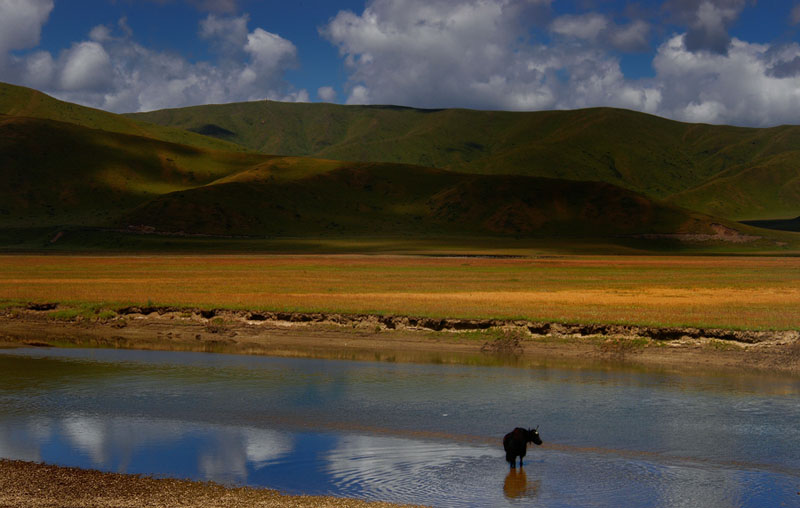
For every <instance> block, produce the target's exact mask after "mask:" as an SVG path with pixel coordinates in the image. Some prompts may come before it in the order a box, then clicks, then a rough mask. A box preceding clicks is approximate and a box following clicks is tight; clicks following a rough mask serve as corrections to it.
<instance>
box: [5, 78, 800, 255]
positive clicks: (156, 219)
mask: <svg viewBox="0 0 800 508" xmlns="http://www.w3.org/2000/svg"><path fill="white" fill-rule="evenodd" d="M3 94H5V95H3ZM265 104H268V105H269V104H273V103H265ZM245 106H247V105H242V107H245ZM279 106H280V107H281V108H289V109H291V107H290V106H292V105H282V104H281V105H279ZM300 106H301V108H302V110H304V111H310V112H312V113H313V112H314V108H315V107H316V106H317V105H300ZM319 106H321V107H323V108H329V109H330V110H331V111H333V112H334V113H335V112H337V111H338V112H342V111H344V112H346V113H347V114H351V113H352V112H353V111H356V112H358V108H357V109H356V110H351V109H350V108H343V107H339V106H332V105H319ZM360 109H361V110H366V111H370V112H378V113H379V114H400V115H401V117H400V118H403V119H406V120H408V119H409V118H411V119H414V118H418V117H419V116H420V115H423V116H424V115H437V114H439V113H443V114H445V115H446V117H448V118H449V116H447V115H456V116H457V115H462V114H464V115H471V114H474V113H476V112H469V111H444V112H420V111H417V110H403V109H400V110H398V109H396V108H360ZM0 110H5V111H13V112H18V113H25V114H26V115H30V116H23V115H19V114H17V115H6V114H0V177H2V179H3V181H4V182H5V183H6V185H5V186H3V187H0V248H2V249H6V250H8V249H17V250H18V249H25V250H30V249H33V250H42V249H45V250H51V249H56V250H74V249H80V250H85V249H104V250H109V249H110V250H126V251H136V250H142V249H145V250H146V249H184V250H185V249H190V250H193V249H213V250H220V249H222V250H226V249H233V250H237V249H247V250H276V249H277V250H280V249H286V248H290V249H294V250H308V249H312V250H313V249H315V248H317V247H314V245H321V244H323V243H325V242H328V244H338V245H344V246H345V247H344V249H345V250H348V249H349V250H353V249H355V250H359V249H364V248H365V247H363V246H364V245H366V243H365V242H373V243H375V242H374V241H373V240H375V239H385V240H386V242H385V244H384V245H400V244H403V245H409V242H411V243H414V246H413V247H403V248H401V249H400V250H404V249H405V250H408V249H411V250H413V251H419V250H420V249H422V250H427V249H433V251H435V252H441V251H447V249H450V248H453V247H454V246H458V247H457V249H461V250H463V249H467V251H469V249H470V248H471V247H475V246H481V247H480V248H484V247H485V248H487V249H489V251H497V250H498V249H500V250H502V249H504V248H506V247H507V246H509V245H514V246H515V247H513V248H514V249H516V248H525V249H527V248H530V246H531V245H535V246H536V248H540V247H542V248H548V246H554V245H555V246H558V248H557V249H563V250H569V251H575V249H578V250H579V251H581V252H595V251H597V249H598V248H602V249H606V250H604V251H607V252H620V251H626V252H627V251H629V250H630V249H633V250H635V251H639V252H641V251H663V250H672V249H678V250H684V249H687V248H688V249H690V250H691V249H694V250H698V249H699V250H711V251H715V250H717V251H719V250H725V251H729V250H740V251H741V250H751V251H752V250H757V251H765V250H766V251H775V250H782V249H783V250H785V249H795V248H797V246H798V245H800V240H799V239H800V237H798V236H797V235H796V234H794V233H779V232H772V233H771V232H768V231H765V230H761V229H757V228H753V227H750V226H746V225H742V224H738V223H735V222H731V221H729V220H726V219H719V218H714V217H712V216H710V215H707V214H703V213H699V212H693V211H690V210H688V209H685V208H682V207H678V206H675V205H673V204H670V203H667V202H664V201H662V200H659V199H654V198H653V197H652V196H646V195H644V194H642V193H640V192H637V191H634V190H631V189H629V188H623V187H622V186H619V185H616V184H614V183H612V182H608V181H602V180H608V179H609V178H600V177H597V178H595V180H594V181H579V180H576V179H577V178H578V177H579V176H580V175H581V173H580V171H583V170H585V171H588V169H585V168H584V169H582V170H580V171H579V170H578V169H576V170H575V171H574V172H570V173H568V174H565V175H561V176H563V177H565V178H551V177H544V176H540V175H534V174H520V173H524V172H517V173H515V172H514V171H511V170H509V171H508V172H505V173H504V172H502V171H501V170H500V169H498V168H497V167H492V168H491V169H492V171H484V172H481V171H479V170H477V169H475V168H472V169H470V168H467V169H470V170H469V171H466V170H464V171H456V169H457V167H459V165H458V164H451V165H450V167H446V168H432V167H426V166H422V165H415V164H405V163H398V162H383V161H377V162H369V161H368V162H363V161H362V162H348V161H343V160H336V159H323V158H310V157H292V156H274V155H266V154H263V153H258V152H255V151H251V150H243V149H241V148H240V147H237V148H236V150H227V149H225V148H227V147H230V146H235V145H232V144H230V143H228V142H222V141H218V140H215V139H213V138H208V137H205V136H204V135H202V134H192V133H188V132H185V131H181V130H179V129H176V128H171V127H158V126H152V125H148V124H146V123H144V122H140V121H134V120H131V119H128V118H124V117H120V116H119V115H114V114H111V113H105V112H102V111H98V110H92V109H89V108H82V107H80V106H76V105H71V104H68V103H64V102H61V101H56V100H55V99H52V98H49V97H47V96H46V95H43V94H39V93H38V92H35V91H31V90H27V89H23V88H19V87H11V86H0ZM602 111H603V112H605V113H607V114H617V113H618V112H617V111H616V110H602ZM571 113H572V114H589V115H590V116H591V117H592V118H595V117H594V116H592V115H593V114H594V113H592V112H590V111H589V112H587V111H584V112H571ZM623 113H624V114H631V115H634V116H633V117H632V118H633V120H631V121H638V120H641V121H645V120H646V121H654V120H653V118H655V117H646V116H641V115H636V114H633V113H630V112H623ZM403 115H408V116H403ZM487 115H489V116H493V115H494V116H497V117H503V118H504V117H506V115H507V114H505V113H497V114H495V113H487ZM312 116H313V115H312ZM334 116H335V115H334ZM546 117H549V118H551V119H550V120H548V121H547V122H544V123H548V122H549V123H550V125H549V126H547V127H546V128H545V126H544V124H542V125H541V126H540V128H541V129H545V130H548V132H550V134H549V136H550V137H551V139H556V138H558V137H559V136H562V137H563V138H564V139H573V140H575V139H579V137H580V136H579V135H578V134H579V133H580V131H581V130H586V129H588V130H591V129H590V128H589V127H587V126H586V122H583V123H582V122H577V123H576V124H575V125H571V126H570V125H566V124H564V123H563V119H560V120H559V118H560V114H558V113H549V114H547V115H544V116H541V117H537V118H539V120H541V119H542V118H546ZM362 120H363V118H362ZM656 120H657V121H659V122H665V121H662V120H660V119H656ZM415 121H416V120H415ZM369 122H370V123H371V125H372V128H371V129H370V128H369V126H367V127H364V128H365V129H366V130H365V131H364V133H365V134H364V136H365V137H369V136H374V132H376V131H380V130H381V129H380V128H379V127H378V126H377V124H375V123H374V119H372V120H369ZM447 122H451V120H447V121H446V122H444V123H445V124H446V123H447ZM209 125H211V124H209ZM330 125H331V129H344V130H347V129H349V128H352V125H351V126H348V124H347V123H346V122H344V123H342V124H339V123H338V120H335V119H333V120H331V124H330ZM442 125H444V124H442ZM668 125H669V126H672V127H675V126H676V125H677V126H680V125H683V124H676V123H674V122H672V123H668ZM362 127H363V126H362ZM407 127H408V128H411V127H412V126H411V124H410V123H409V124H408V125H407ZM359 128H361V127H359ZM442 128H444V127H442ZM197 130H198V131H200V132H205V133H207V134H214V135H216V136H228V137H235V136H234V134H235V132H236V131H235V130H231V129H228V128H226V127H221V126H217V127H210V126H208V125H206V126H204V127H202V128H199V129H197ZM559 130H560V131H561V134H560V135H559V134H558V131H559ZM745 131H747V132H750V130H746V129H745ZM587 132H588V131H587ZM754 132H755V131H754ZM287 136H289V135H288V134H287ZM493 136H494V137H493ZM581 136H584V138H585V140H586V143H588V142H589V141H590V139H589V137H588V134H585V133H584V134H581ZM609 136H610V135H609ZM434 137H435V135H434V134H433V133H431V134H429V136H427V137H426V136H421V135H420V136H418V135H417V134H415V135H414V136H410V138H409V139H413V140H415V142H420V143H422V142H423V141H424V142H425V143H431V142H432V141H431V140H432V139H433V138H434ZM612 138H613V136H611V137H610V138H609V139H612ZM476 139H478V138H476ZM509 139H511V138H509ZM175 140H179V141H180V140H185V141H187V142H186V143H178V142H175ZM288 141H289V138H288V137H287V142H288ZM294 141H296V142H298V143H303V142H305V141H303V138H302V136H300V137H298V138H297V139H295V140H294ZM306 141H307V140H306ZM401 141H402V140H395V141H394V142H389V141H387V142H385V143H383V142H382V143H381V146H384V147H385V148H386V149H387V153H395V154H396V155H398V157H399V154H400V153H401V148H402V142H401ZM482 141H484V142H485V143H487V144H486V145H480V144H479V143H478V141H470V142H469V143H471V144H470V145H469V147H470V149H471V150H473V151H475V152H476V153H477V152H484V151H488V150H490V149H489V148H487V146H500V145H501V144H503V143H506V144H507V143H509V141H507V140H506V141H502V140H501V141H502V142H501V141H498V140H497V138H496V135H494V134H491V133H489V134H487V136H486V137H485V139H483V140H482ZM594 142H598V143H600V141H597V139H595V140H594ZM602 142H603V143H605V142H606V141H602ZM792 142H793V141H792V139H791V137H790V136H789V137H787V138H785V139H784V138H779V137H778V138H776V139H774V140H773V144H774V146H773V147H772V148H769V149H767V148H764V154H765V155H764V157H765V158H764V160H765V161H769V163H765V166H764V167H765V169H763V173H759V170H758V168H754V169H751V173H747V172H733V173H732V174H730V175H728V174H727V173H724V172H723V173H722V174H721V175H719V176H720V180H719V181H720V182H722V183H725V184H726V185H729V186H730V187H731V190H729V191H728V192H733V189H735V188H737V185H738V183H737V182H738V181H737V180H736V178H744V175H748V174H752V175H753V176H752V179H753V181H752V182H751V181H750V180H748V181H746V182H745V183H746V184H748V185H753V186H756V184H755V183H754V182H755V181H757V180H759V179H762V180H763V179H765V176H764V175H766V174H769V175H776V174H777V173H775V172H774V171H773V168H774V167H779V166H780V167H784V168H785V172H784V173H783V174H778V176H777V177H775V178H773V181H783V180H784V179H787V178H789V177H790V176H791V172H792V163H791V161H792V156H791V154H790V152H789V151H788V150H786V149H785V148H786V146H789V145H791V144H792ZM352 143H353V147H357V143H356V141H355V139H353V140H352ZM488 143H494V145H490V144H488ZM608 143H611V141H608ZM344 146H345V145H342V147H344ZM398 146H399V147H400V148H398ZM598 146H599V145H598ZM658 146H659V144H658V143H656V142H655V141H653V142H652V147H651V148H652V149H653V150H656V149H657V148H658ZM220 147H222V149H220ZM342 147H340V148H342ZM353 147H351V148H353ZM329 148H330V150H333V149H334V148H335V146H334V145H331V146H330V147H329ZM523 148H524V147H523ZM635 148H636V149H637V150H643V149H642V148H641V147H635ZM363 149H364V150H365V152H364V153H366V152H367V151H369V150H370V148H369V144H368V143H366V144H364V145H363ZM390 149H391V150H394V152H390ZM492 149H493V148H492ZM520 150H522V148H520ZM726 150H728V151H729V152H730V154H731V155H730V156H731V157H734V156H741V154H739V155H737V152H736V151H735V150H734V149H733V148H731V147H728V148H726ZM411 151H412V152H413V150H411ZM445 152H446V151H445ZM445 152H441V153H445ZM542 153H544V152H542ZM587 153H589V152H586V153H584V154H583V155H582V156H585V157H590V156H589V155H586V154H587ZM642 153H644V150H643V151H642ZM579 155H580V154H579ZM579 155H574V154H573V158H575V157H578V158H579ZM551 156H552V157H555V156H556V155H555V154H554V153H553V154H551ZM487 160H488V159H487ZM565 160H569V157H565ZM587 160H589V159H587ZM470 161H472V162H475V163H476V164H477V163H478V161H479V159H478V158H475V159H474V160H473V159H469V157H464V158H463V159H462V161H461V162H462V163H463V165H468V164H467V163H468V162H470ZM484 162H486V161H484ZM781 165H782V166H781ZM508 167H512V166H511V165H510V166H508ZM576 167H577V166H576ZM587 167H588V166H587ZM484 169H486V168H484ZM618 172H619V173H620V174H625V173H623V172H621V171H618ZM587 174H588V173H587ZM630 174H631V175H633V174H634V173H630ZM601 176H602V175H601ZM723 177H725V178H727V180H725V179H723ZM619 180H620V181H623V180H625V179H624V178H621V179H619ZM662 184H663V185H668V184H669V185H673V186H674V185H676V184H675V182H672V183H670V182H669V181H668V180H667V179H663V180H662ZM704 185H711V183H710V182H705V184H704ZM759 189H760V190H762V191H763V190H764V187H763V186H762V187H760V188H759ZM682 192H684V193H685V194H686V196H687V197H686V199H690V198H691V199H699V198H700V197H703V194H702V193H698V194H696V195H693V194H691V189H689V190H685V191H682ZM764 192H767V191H764ZM673 195H677V194H673ZM748 196H752V197H753V202H752V203H749V204H747V206H749V207H753V206H756V204H758V203H759V202H760V201H759V200H760V199H762V198H763V197H764V196H767V194H764V195H763V196H762V195H759V194H757V193H755V192H752V193H749V194H748ZM785 196H786V199H793V197H792V194H791V193H787V194H786V195H785ZM741 202H742V203H745V201H741ZM754 203H755V204H754ZM375 241H377V240H375ZM380 241H384V240H380ZM348 242H356V244H357V245H358V246H355V247H354V246H353V245H356V244H353V243H348ZM359 242H360V243H359ZM520 242H522V243H520ZM526 242H527V243H526ZM531 242H532V243H531ZM287 246H290V247H287ZM598 246H603V247H598ZM380 248H381V249H386V247H380ZM392 248H394V247H392ZM395 250H397V249H395ZM405 250H404V251H405Z"/></svg>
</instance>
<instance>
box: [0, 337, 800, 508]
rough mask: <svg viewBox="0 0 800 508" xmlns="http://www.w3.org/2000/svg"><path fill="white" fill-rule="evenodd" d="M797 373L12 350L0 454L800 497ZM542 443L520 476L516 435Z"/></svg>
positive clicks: (763, 502) (249, 480)
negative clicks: (531, 431) (513, 446)
mask: <svg viewBox="0 0 800 508" xmlns="http://www.w3.org/2000/svg"><path fill="white" fill-rule="evenodd" d="M798 422H800V380H797V379H792V378H775V379H770V378H765V377H755V376H737V377H731V376H710V375H706V376H690V375H677V374H669V373H647V372H635V371H624V370H606V371H602V370H597V369H593V370H590V369H586V370H579V369H569V370H567V369H545V368H540V369H530V368H526V369H522V368H512V367H471V366H446V365H421V364H393V363H369V362H348V361H340V360H310V359H286V358H269V357H246V356H229V355H214V354H199V353H198V354H196V353H171V352H149V351H121V350H81V349H66V350H59V349H17V350H0V456H2V457H7V458H15V459H26V460H36V461H44V462H48V463H55V464H62V465H72V466H80V467H91V468H97V469H101V470H107V471H119V472H129V473H147V474H154V475H158V476H162V475H163V476H175V477H186V478H194V479H201V480H215V481H218V482H222V483H227V484H248V485H259V486H267V487H271V488H275V489H278V490H281V491H284V492H288V493H303V494H330V495H335V496H347V497H357V498H363V499H375V500H385V501H394V502H404V503H424V504H430V505H434V506H504V505H512V506H559V507H563V506H579V507H585V506H664V507H681V506H686V507H698V506H703V507H727V506H730V507H739V506H764V507H777V506H800V495H799V494H798V492H800V424H798ZM536 425H539V432H540V434H541V436H542V439H543V440H544V445H543V446H541V447H534V446H533V445H531V449H530V450H529V452H528V456H527V457H526V460H525V466H524V468H523V469H521V470H518V471H509V467H508V465H507V464H506V462H505V461H504V453H503V450H502V446H501V443H500V441H501V439H502V436H503V434H505V433H506V432H508V431H509V430H511V429H512V428H514V427H515V426H536Z"/></svg>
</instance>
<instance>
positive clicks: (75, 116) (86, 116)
mask: <svg viewBox="0 0 800 508" xmlns="http://www.w3.org/2000/svg"><path fill="white" fill-rule="evenodd" d="M0 114H4V115H8V116H20V117H29V118H40V119H43V120H56V121H60V122H67V123H72V124H75V125H80V126H82V127H89V128H91V129H100V130H104V131H108V132H116V133H120V134H131V135H135V136H141V137H147V138H152V139H157V140H160V141H168V142H171V143H180V144H183V145H188V146H193V147H195V148H201V149H215V150H226V151H232V152H242V151H246V150H245V149H244V148H243V147H242V146H240V145H237V144H234V143H229V142H227V141H223V140H219V139H216V138H212V137H208V136H202V135H199V134H196V133H194V132H188V131H185V130H183V129H175V128H172V127H164V126H160V125H155V124H151V123H147V122H142V121H139V120H135V119H131V118H127V117H125V116H122V115H115V114H114V113H109V112H107V111H102V110H99V109H94V108H87V107H85V106H80V105H78V104H72V103H70V102H64V101H60V100H58V99H54V98H53V97H50V96H49V95H46V94H43V93H42V92H39V91H36V90H33V89H31V88H25V87H21V86H15V85H9V84H7V83H0Z"/></svg>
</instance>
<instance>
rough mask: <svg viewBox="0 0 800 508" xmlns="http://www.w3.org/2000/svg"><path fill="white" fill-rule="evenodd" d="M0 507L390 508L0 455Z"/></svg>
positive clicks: (387, 505) (384, 505)
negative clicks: (15, 458)
mask: <svg viewBox="0 0 800 508" xmlns="http://www.w3.org/2000/svg"><path fill="white" fill-rule="evenodd" d="M0 506H2V507H7V508H105V507H114V508H149V507H159V508H162V507H197V508H217V507H219V508H251V507H252V508H262V507H279V506H280V507H303V508H310V507H320V508H326V507H337V508H338V507H342V508H351V507H352V508H380V507H393V506H399V505H393V504H390V503H369V502H365V501H359V500H354V499H341V498H334V497H319V496H287V495H283V494H280V493H279V492H277V491H274V490H269V489H254V488H248V487H238V488H228V487H224V486H222V485H219V484H216V483H210V482H193V481H188V480H174V479H156V478H150V477H145V476H138V475H130V474H118V473H102V472H100V471H94V470H87V469H77V468H72V467H58V466H51V465H45V464H39V463H35V462H24V461H18V460H5V459H0Z"/></svg>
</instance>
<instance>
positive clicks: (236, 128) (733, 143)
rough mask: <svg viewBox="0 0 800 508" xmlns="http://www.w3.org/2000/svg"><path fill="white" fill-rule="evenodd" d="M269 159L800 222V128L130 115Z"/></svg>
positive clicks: (500, 117)
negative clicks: (623, 191) (578, 191)
mask: <svg viewBox="0 0 800 508" xmlns="http://www.w3.org/2000/svg"><path fill="white" fill-rule="evenodd" d="M128 116H129V117H131V118H136V119H141V120H145V121H148V122H153V123H157V124H161V125H168V126H173V127H179V128H182V129H188V130H193V131H196V132H202V133H206V134H208V135H211V136H219V137H220V138H222V139H225V140H228V141H233V142H236V143H239V144H241V145H242V146H245V147H248V148H250V149H254V150H259V151H262V152H264V153H272V154H281V155H294V156H312V157H322V158H327V159H335V160H352V161H362V162H391V163H405V164H418V165H423V166H430V167H437V168H442V169H451V170H456V171H462V172H470V173H479V174H518V175H527V176H537V177H546V178H559V179H569V180H580V181H585V180H589V181H598V180H599V181H604V182H608V183H612V184H614V185H618V186H620V187H624V188H627V189H630V190H633V191H636V192H640V193H643V194H645V195H647V196H649V197H651V198H655V199H659V200H666V201H668V202H671V203H673V204H676V205H679V206H683V207H687V208H690V209H695V210H699V211H702V212H705V213H708V214H711V215H717V216H723V217H726V218H729V219H734V220H739V219H768V218H781V217H794V216H796V215H798V214H800V171H798V169H797V168H798V167H800V127H797V126H782V127H774V128H770V129H751V128H741V127H729V126H712V125H704V124H687V123H681V122H675V121H671V120H666V119H663V118H659V117H656V116H652V115H647V114H643V113H637V112H633V111H627V110H620V109H611V108H593V109H585V110H575V111H542V112H526V113H513V112H497V111H472V110H462V109H447V110H419V109H412V108H402V107H393V106H338V105H333V104H294V103H280V102H271V101H259V102H250V103H237V104H226V105H210V106H196V107H190V108H182V109H171V110H162V111H155V112H150V113H140V114H134V115H128Z"/></svg>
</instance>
